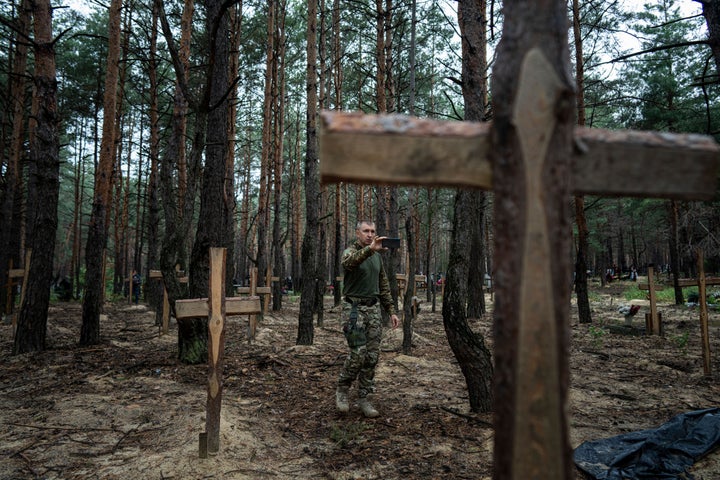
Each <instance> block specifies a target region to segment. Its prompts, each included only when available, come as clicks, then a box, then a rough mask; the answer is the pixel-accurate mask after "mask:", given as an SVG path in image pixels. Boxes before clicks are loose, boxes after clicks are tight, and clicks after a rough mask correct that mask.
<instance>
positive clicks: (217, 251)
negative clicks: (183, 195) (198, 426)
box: [175, 247, 261, 457]
mask: <svg viewBox="0 0 720 480" xmlns="http://www.w3.org/2000/svg"><path fill="white" fill-rule="evenodd" d="M226 255H227V251H226V249H224V248H214V247H213V248H210V278H209V285H208V298H198V299H188V300H176V301H175V314H176V316H177V320H178V322H179V321H181V320H182V319H184V318H193V317H205V316H207V317H208V391H207V407H206V408H207V411H206V416H205V432H204V434H201V435H200V439H201V440H200V456H201V457H204V456H205V453H216V452H217V451H218V450H219V449H220V410H221V406H222V389H223V380H222V371H223V357H224V351H225V316H226V315H250V314H257V313H260V312H261V309H260V298H259V297H257V296H255V297H230V298H225V257H226Z"/></svg>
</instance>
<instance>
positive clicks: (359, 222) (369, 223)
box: [355, 220, 375, 230]
mask: <svg viewBox="0 0 720 480" xmlns="http://www.w3.org/2000/svg"><path fill="white" fill-rule="evenodd" d="M363 223H365V224H367V225H375V222H373V221H372V220H358V222H357V225H355V229H356V230H360V227H362V225H363Z"/></svg>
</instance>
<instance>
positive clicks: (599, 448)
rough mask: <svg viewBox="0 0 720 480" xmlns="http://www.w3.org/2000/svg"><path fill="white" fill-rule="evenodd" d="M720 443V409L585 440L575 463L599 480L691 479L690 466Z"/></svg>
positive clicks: (575, 458)
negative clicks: (598, 438) (614, 434)
mask: <svg viewBox="0 0 720 480" xmlns="http://www.w3.org/2000/svg"><path fill="white" fill-rule="evenodd" d="M718 446H720V408H710V409H706V410H696V411H694V412H688V413H682V414H680V415H677V416H675V417H673V418H672V419H671V420H670V421H669V422H667V423H665V424H663V425H662V426H660V427H659V428H656V429H650V430H642V431H638V432H631V433H626V434H623V435H618V436H615V437H610V438H606V439H602V440H592V441H588V442H585V443H582V444H581V445H580V446H578V447H577V448H576V449H575V452H574V454H573V458H574V461H575V465H577V467H578V468H579V469H580V470H582V471H583V472H585V473H587V474H588V475H591V476H592V478H594V479H597V480H641V479H642V480H649V479H654V480H664V479H684V480H687V479H692V478H693V476H692V475H690V474H689V473H688V472H687V469H688V468H689V467H690V466H692V465H693V463H695V461H696V460H698V459H699V458H701V457H703V456H705V455H707V454H708V453H710V452H711V451H712V450H713V449H714V448H716V447H718Z"/></svg>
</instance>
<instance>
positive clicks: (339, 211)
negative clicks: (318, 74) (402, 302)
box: [331, 0, 347, 306]
mask: <svg viewBox="0 0 720 480" xmlns="http://www.w3.org/2000/svg"><path fill="white" fill-rule="evenodd" d="M332 12H333V13H332V45H333V47H332V62H331V64H332V75H333V86H334V90H333V103H334V105H335V108H336V109H337V110H342V109H343V101H342V85H343V84H342V80H343V76H342V75H343V70H342V62H341V59H342V47H341V45H342V41H341V40H342V39H341V35H340V0H333V7H332ZM343 186H344V184H342V183H338V184H337V185H336V186H335V240H334V245H333V246H334V252H333V278H332V283H333V296H334V299H333V301H334V304H335V306H339V305H340V302H341V301H342V281H341V280H339V278H340V277H342V274H343V271H342V263H341V260H342V252H343V249H344V244H345V242H344V237H343V206H344V203H343V195H342V192H343V191H344V188H343ZM345 202H347V197H345Z"/></svg>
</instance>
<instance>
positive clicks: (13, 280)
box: [5, 248, 32, 336]
mask: <svg viewBox="0 0 720 480" xmlns="http://www.w3.org/2000/svg"><path fill="white" fill-rule="evenodd" d="M31 257H32V248H28V249H27V251H26V252H25V268H13V261H12V258H11V259H10V269H9V270H8V281H7V286H6V288H7V299H6V303H5V313H6V314H7V315H10V314H11V313H12V307H13V301H12V300H13V293H12V288H13V287H14V286H15V285H17V284H18V281H17V279H18V278H21V279H22V280H21V281H20V282H19V283H20V285H21V287H20V305H21V306H22V304H23V301H24V300H25V289H26V288H27V284H28V275H29V274H30V258H31ZM16 330H17V313H16V314H14V315H13V316H12V333H13V336H15V331H16Z"/></svg>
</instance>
